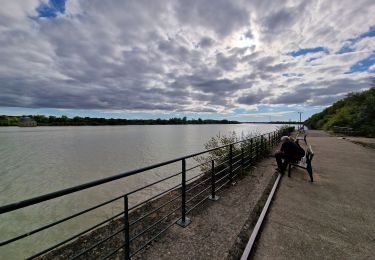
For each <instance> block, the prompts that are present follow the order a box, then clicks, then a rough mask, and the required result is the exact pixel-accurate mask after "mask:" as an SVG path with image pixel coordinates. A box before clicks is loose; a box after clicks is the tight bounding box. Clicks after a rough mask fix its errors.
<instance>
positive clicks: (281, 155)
mask: <svg viewBox="0 0 375 260" xmlns="http://www.w3.org/2000/svg"><path fill="white" fill-rule="evenodd" d="M281 143H282V144H281V148H280V151H277V152H276V153H275V158H276V162H277V169H276V170H277V171H278V172H280V173H281V174H283V173H284V172H285V170H286V167H287V166H288V163H290V162H296V161H299V160H301V158H302V157H303V156H305V150H303V149H302V148H301V147H300V146H299V145H298V144H296V143H295V142H293V141H292V140H290V139H289V137H288V136H283V137H281Z"/></svg>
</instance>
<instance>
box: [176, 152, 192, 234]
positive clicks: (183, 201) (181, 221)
mask: <svg viewBox="0 0 375 260" xmlns="http://www.w3.org/2000/svg"><path fill="white" fill-rule="evenodd" d="M190 223H191V220H190V219H189V218H187V217H186V160H185V159H182V174H181V219H179V220H178V221H177V224H178V225H180V226H181V227H186V226H188V225H189V224H190Z"/></svg>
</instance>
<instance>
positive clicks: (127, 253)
mask: <svg viewBox="0 0 375 260" xmlns="http://www.w3.org/2000/svg"><path fill="white" fill-rule="evenodd" d="M124 240H125V246H124V259H125V260H130V235H129V201H128V195H125V196H124Z"/></svg>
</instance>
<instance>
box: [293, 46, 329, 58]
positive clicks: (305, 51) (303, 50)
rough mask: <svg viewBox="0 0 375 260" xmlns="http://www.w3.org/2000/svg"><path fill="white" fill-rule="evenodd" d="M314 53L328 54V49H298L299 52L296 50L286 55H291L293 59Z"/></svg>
mask: <svg viewBox="0 0 375 260" xmlns="http://www.w3.org/2000/svg"><path fill="white" fill-rule="evenodd" d="M315 52H325V53H328V49H327V48H323V47H316V48H305V49H299V50H296V51H292V52H289V53H288V55H291V56H293V57H297V56H301V55H306V54H307V53H315Z"/></svg>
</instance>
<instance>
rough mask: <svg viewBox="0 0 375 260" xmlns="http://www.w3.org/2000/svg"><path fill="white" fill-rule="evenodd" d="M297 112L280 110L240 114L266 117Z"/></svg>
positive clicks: (242, 115)
mask: <svg viewBox="0 0 375 260" xmlns="http://www.w3.org/2000/svg"><path fill="white" fill-rule="evenodd" d="M292 113H295V112H294V111H278V112H257V113H248V114H239V116H241V117H264V116H275V117H281V116H285V115H288V114H292Z"/></svg>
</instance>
